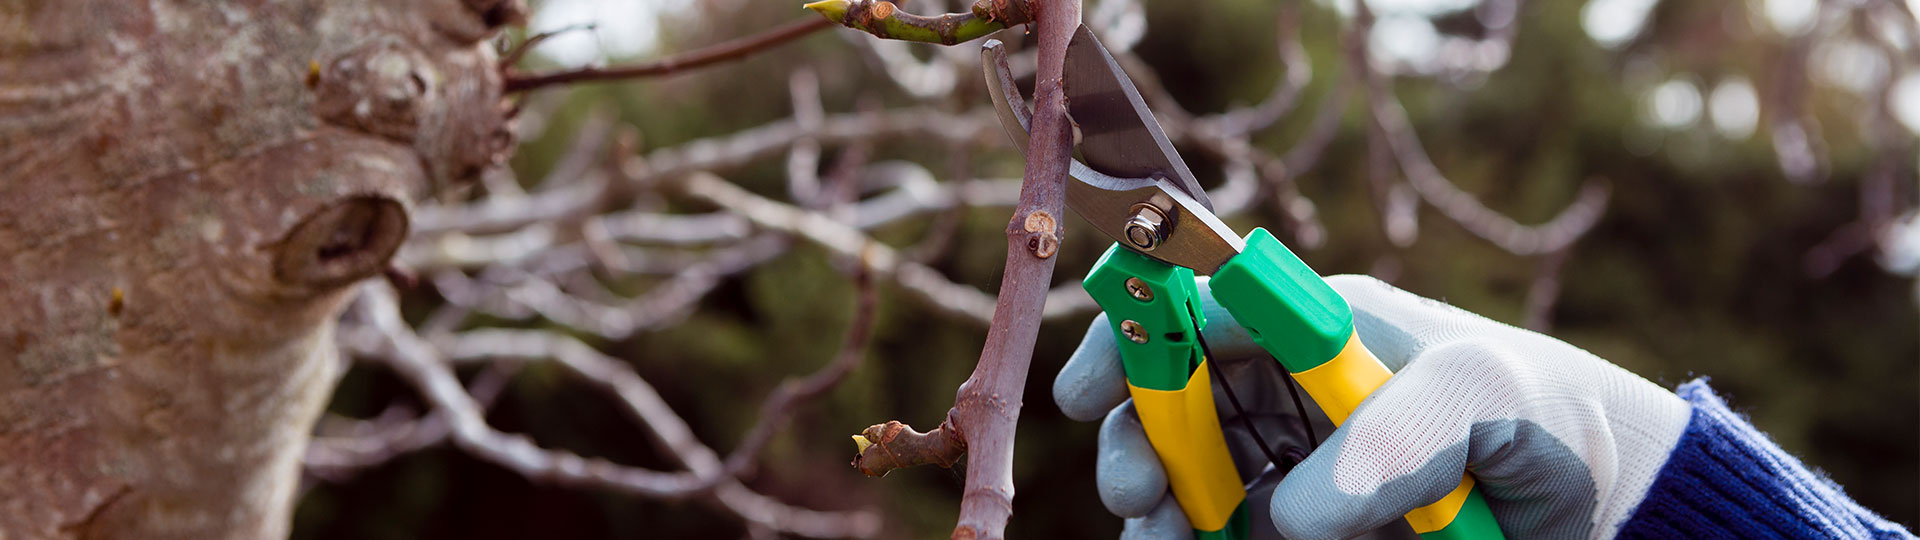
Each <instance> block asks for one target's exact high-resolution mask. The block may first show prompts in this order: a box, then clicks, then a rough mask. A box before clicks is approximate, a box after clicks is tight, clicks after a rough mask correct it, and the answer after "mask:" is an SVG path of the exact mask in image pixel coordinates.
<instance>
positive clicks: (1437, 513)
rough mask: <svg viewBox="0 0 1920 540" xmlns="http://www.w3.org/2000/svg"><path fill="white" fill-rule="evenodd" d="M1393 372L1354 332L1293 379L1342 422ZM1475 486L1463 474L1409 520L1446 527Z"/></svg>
mask: <svg viewBox="0 0 1920 540" xmlns="http://www.w3.org/2000/svg"><path fill="white" fill-rule="evenodd" d="M1392 376H1393V371H1391V370H1388V369H1387V365H1386V364H1383V363H1380V359H1379V358H1376V357H1374V356H1373V351H1369V350H1367V346H1366V345H1365V344H1363V343H1360V336H1359V335H1358V334H1355V335H1353V336H1352V337H1349V338H1347V344H1346V346H1344V347H1341V349H1340V354H1338V355H1335V356H1334V357H1333V359H1332V360H1328V361H1327V363H1324V364H1320V365H1318V366H1314V368H1313V369H1309V370H1306V371H1302V372H1299V373H1295V374H1293V379H1294V380H1296V381H1300V387H1301V388H1305V389H1306V390H1307V395H1310V396H1313V401H1314V402H1315V403H1319V404H1320V409H1321V410H1323V411H1326V413H1327V418H1331V419H1333V423H1334V424H1335V425H1339V424H1342V423H1345V422H1346V421H1347V416H1349V415H1352V414H1353V410H1354V409H1355V408H1357V407H1359V406H1360V402H1361V401H1362V400H1365V399H1367V395H1369V394H1372V393H1373V391H1374V389H1376V388H1379V387H1380V385H1382V384H1386V383H1387V378H1389V377H1392ZM1472 490H1473V476H1472V475H1463V476H1462V477H1461V479H1460V487H1457V488H1454V490H1453V491H1452V492H1451V493H1448V494H1447V496H1446V497H1442V498H1441V499H1440V500H1439V501H1437V502H1435V503H1433V504H1430V505H1426V506H1422V507H1419V508H1415V509H1413V511H1411V512H1407V523H1409V524H1411V525H1413V531H1414V532H1417V533H1422V534H1425V533H1429V532H1433V531H1436V530H1439V529H1440V528H1442V527H1445V526H1446V525H1447V524H1448V523H1452V522H1453V518H1454V516H1457V515H1459V514H1460V508H1461V507H1462V506H1463V505H1465V504H1466V502H1467V495H1468V493H1469V492H1471V491H1472Z"/></svg>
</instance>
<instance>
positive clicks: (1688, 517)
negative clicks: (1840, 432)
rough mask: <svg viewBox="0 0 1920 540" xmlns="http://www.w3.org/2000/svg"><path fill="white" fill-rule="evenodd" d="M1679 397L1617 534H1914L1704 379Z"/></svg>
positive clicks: (1909, 536) (1682, 389) (1690, 536)
mask: <svg viewBox="0 0 1920 540" xmlns="http://www.w3.org/2000/svg"><path fill="white" fill-rule="evenodd" d="M1679 394H1680V397H1681V398H1683V399H1686V400H1687V401H1688V402H1689V403H1692V404H1693V418H1692V419H1691V420H1690V421H1689V422H1688V424H1687V430H1686V432H1685V433H1684V434H1682V435H1681V436H1680V443H1679V445H1677V446H1676V447H1675V448H1674V450H1673V454H1672V455H1671V456H1669V457H1668V458H1667V464H1666V465H1665V466H1664V467H1662V468H1661V469H1660V473H1659V475H1657V476H1655V477H1654V480H1653V485H1652V487H1650V488H1649V489H1648V490H1647V495H1646V498H1645V499H1642V500H1641V502H1640V506H1638V507H1636V508H1635V509H1634V511H1633V514H1632V515H1631V517H1628V518H1627V521H1626V522H1625V523H1623V524H1622V525H1621V528H1620V535H1619V537H1620V538H1688V539H1696V538H1697V539H1713V538H1741V539H1744V538H1796V539H1798V538H1873V539H1883V538H1895V539H1912V538H1914V536H1913V534H1912V533H1909V532H1907V530H1906V529H1904V528H1901V527H1900V526H1899V525H1896V524H1894V523H1892V522H1890V521H1887V520H1886V519H1884V518H1881V517H1880V516H1878V515H1875V514H1874V513H1873V512H1870V511H1868V510H1866V509H1865V508H1861V507H1860V505H1859V504H1857V503H1855V502H1853V499H1851V498H1849V497H1847V495H1846V494H1845V493H1843V492H1841V491H1840V488H1839V487H1838V486H1835V485H1834V484H1833V483H1832V482H1830V481H1828V480H1827V479H1826V478H1825V477H1824V476H1821V475H1817V474H1815V473H1814V472H1812V471H1810V470H1808V469H1807V467H1806V466H1805V465H1803V464H1801V463H1800V460H1798V459H1795V458H1794V457H1793V456H1791V455H1789V454H1787V453H1786V452H1785V451H1783V450H1781V449H1780V447H1779V446H1778V445H1775V444H1774V443H1773V441H1771V440H1768V439H1767V437H1766V436H1765V435H1762V434H1761V433H1760V432H1759V431H1757V430H1755V429H1754V428H1753V425H1752V424H1749V423H1748V422H1747V421H1746V419H1744V418H1741V417H1740V415H1738V414H1736V413H1734V412H1733V411H1731V410H1728V409H1727V404H1726V402H1724V401H1721V400H1720V397H1719V396H1715V395H1714V394H1713V390H1712V389H1710V388H1708V387H1707V384H1706V381H1704V380H1696V381H1693V382H1689V383H1687V384H1684V385H1681V386H1680V389H1679Z"/></svg>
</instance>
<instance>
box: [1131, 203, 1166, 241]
mask: <svg viewBox="0 0 1920 540" xmlns="http://www.w3.org/2000/svg"><path fill="white" fill-rule="evenodd" d="M1166 223H1167V215H1166V213H1164V212H1161V211H1160V209H1159V208H1155V207H1154V206H1153V205H1151V204H1146V203H1140V204H1136V205H1133V216H1132V217H1128V218H1127V225H1126V227H1125V228H1124V230H1125V232H1126V235H1127V243H1129V244H1133V247H1136V248H1139V249H1140V251H1153V248H1157V247H1160V240H1161V239H1162V238H1166V234H1165V231H1164V230H1163V228H1164V226H1165V225H1166Z"/></svg>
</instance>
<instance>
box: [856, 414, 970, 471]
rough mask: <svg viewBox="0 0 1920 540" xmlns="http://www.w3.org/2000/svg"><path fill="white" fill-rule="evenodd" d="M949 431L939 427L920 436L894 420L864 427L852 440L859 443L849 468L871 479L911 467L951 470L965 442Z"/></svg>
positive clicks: (942, 426)
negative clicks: (858, 449) (857, 451)
mask: <svg viewBox="0 0 1920 540" xmlns="http://www.w3.org/2000/svg"><path fill="white" fill-rule="evenodd" d="M949 427H950V426H949V425H948V424H946V423H942V424H940V427H937V428H934V429H933V431H929V432H926V433H921V432H918V431H914V430H913V428H912V427H910V426H908V425H906V424H902V423H900V422H899V421H898V420H889V421H887V423H885V424H874V425H871V426H867V429H866V431H862V432H860V436H859V437H856V438H855V441H862V442H861V445H860V446H861V448H860V453H859V455H855V456H853V468H855V469H859V470H860V472H861V473H863V474H866V475H867V476H875V477H877V476H885V475H886V474H887V472H889V471H892V470H894V469H899V468H902V467H912V466H915V465H939V466H940V467H942V468H951V467H953V464H954V463H956V462H959V461H960V456H964V455H966V453H967V442H966V441H964V440H961V438H960V437H956V436H954V434H953V431H952V430H951V429H948V428H949Z"/></svg>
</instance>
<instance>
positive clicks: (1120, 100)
mask: <svg viewBox="0 0 1920 540" xmlns="http://www.w3.org/2000/svg"><path fill="white" fill-rule="evenodd" d="M1065 86H1066V91H1067V114H1068V115H1069V116H1071V117H1073V121H1074V122H1075V125H1076V126H1078V127H1079V128H1080V152H1081V155H1084V156H1086V158H1087V166H1088V167H1091V168H1093V169H1094V170H1097V171H1100V172H1102V173H1106V174H1107V175H1110V176H1116V177H1120V178H1150V177H1154V176H1159V177H1162V178H1165V179H1167V180H1169V181H1171V182H1172V183H1173V185H1174V186H1175V187H1178V188H1180V190H1181V191H1184V192H1186V195H1187V196H1188V197H1192V198H1193V200H1195V201H1197V202H1199V203H1200V205H1201V206H1203V207H1205V208H1206V209H1207V210H1212V209H1213V201H1210V200H1208V199H1207V192H1206V190H1204V189H1200V182H1199V181H1197V180H1195V179H1194V178H1193V172H1192V171H1189V170H1187V163H1186V162H1185V161H1183V160H1181V159H1180V153H1179V152H1177V151H1175V150H1174V149H1173V142H1172V141H1169V140H1167V134H1166V133H1164V132H1162V131H1161V129H1160V122H1159V121H1158V120H1156V119H1154V117H1153V110H1151V109H1148V108H1147V103H1146V100H1145V99H1142V98H1141V97H1140V91H1139V90H1137V89H1135V88H1134V87H1133V80H1132V79H1130V78H1128V77H1127V73H1126V72H1125V71H1122V70H1121V69H1120V64H1119V63H1118V62H1115V61H1114V59H1113V55H1112V54H1109V53H1108V52H1107V48H1106V46H1103V45H1101V44H1100V40H1098V39H1096V38H1094V37H1093V32H1092V31H1090V30H1088V29H1087V26H1086V25H1080V28H1079V29H1078V30H1076V31H1074V33H1073V40H1072V41H1070V42H1068V44H1067V66H1066V81H1065Z"/></svg>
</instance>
